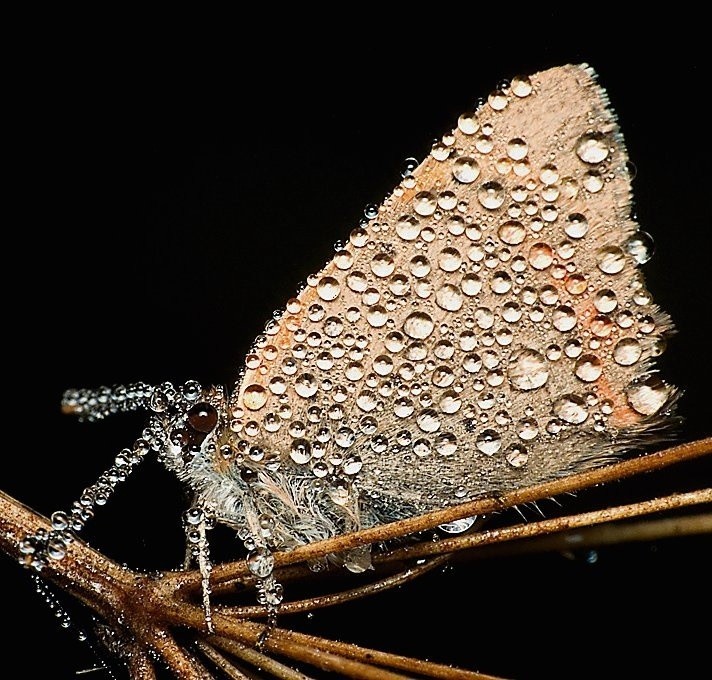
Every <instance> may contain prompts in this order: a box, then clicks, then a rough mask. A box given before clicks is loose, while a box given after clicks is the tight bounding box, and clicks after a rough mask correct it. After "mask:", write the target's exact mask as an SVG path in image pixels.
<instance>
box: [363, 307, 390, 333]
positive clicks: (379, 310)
mask: <svg viewBox="0 0 712 680" xmlns="http://www.w3.org/2000/svg"><path fill="white" fill-rule="evenodd" d="M366 320H367V321H368V323H369V324H370V325H371V326H373V327H374V328H381V327H382V326H385V325H386V323H387V322H388V312H387V311H386V308H385V307H383V306H382V305H373V307H369V308H368V311H367V312H366Z"/></svg>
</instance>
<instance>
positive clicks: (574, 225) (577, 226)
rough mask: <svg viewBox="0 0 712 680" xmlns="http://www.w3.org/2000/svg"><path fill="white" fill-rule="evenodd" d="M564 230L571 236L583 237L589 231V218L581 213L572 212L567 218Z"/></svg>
mask: <svg viewBox="0 0 712 680" xmlns="http://www.w3.org/2000/svg"><path fill="white" fill-rule="evenodd" d="M564 231H565V232H566V235H567V236H569V237H571V238H583V237H584V236H585V235H586V232H587V231H588V220H587V219H586V218H585V217H584V216H583V215H582V214H581V213H571V214H570V215H569V216H568V218H567V220H566V226H565V227H564Z"/></svg>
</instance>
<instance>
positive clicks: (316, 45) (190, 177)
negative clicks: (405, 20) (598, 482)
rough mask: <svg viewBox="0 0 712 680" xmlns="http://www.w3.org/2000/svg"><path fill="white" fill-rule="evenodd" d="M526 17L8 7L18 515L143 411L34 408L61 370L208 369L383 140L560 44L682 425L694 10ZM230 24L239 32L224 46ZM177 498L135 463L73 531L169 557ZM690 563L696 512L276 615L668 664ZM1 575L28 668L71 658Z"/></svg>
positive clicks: (604, 667)
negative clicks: (615, 169) (623, 177)
mask: <svg viewBox="0 0 712 680" xmlns="http://www.w3.org/2000/svg"><path fill="white" fill-rule="evenodd" d="M546 18H547V17H544V19H546ZM550 18H551V19H552V22H551V23H549V24H546V23H545V24H544V25H543V26H542V27H540V28H539V27H538V28H536V29H535V28H533V27H532V28H529V26H528V25H525V26H524V27H522V26H521V25H520V24H519V23H518V22H517V21H516V19H517V17H516V16H514V15H512V16H508V15H506V13H505V15H504V16H502V17H495V18H494V19H492V17H491V16H490V17H489V18H488V19H487V21H485V22H483V21H482V20H479V21H477V22H474V23H473V24H472V26H471V27H470V26H469V25H468V24H466V23H464V24H462V23H461V19H460V18H459V17H457V16H454V15H452V16H447V17H445V16H443V17H427V16H423V17H421V19H422V21H421V25H420V28H419V31H416V32H413V33H410V32H406V31H405V30H403V31H402V32H401V29H399V30H398V31H395V32H394V31H393V30H392V29H388V30H384V31H383V32H381V29H380V28H379V24H378V22H377V21H376V20H375V19H374V20H373V21H372V22H371V23H370V24H368V23H367V25H366V26H364V28H363V31H362V33H360V35H359V36H358V38H356V39H347V38H346V35H344V36H342V35H340V33H339V32H338V31H335V30H332V31H331V32H327V31H311V32H309V33H304V32H300V31H298V30H295V31H294V33H293V34H292V37H291V39H285V38H284V37H283V36H282V35H279V36H278V35H273V34H271V33H270V31H269V30H267V29H266V28H265V27H264V26H261V25H260V26H256V25H255V26H252V25H251V24H249V23H248V22H244V23H241V24H240V25H239V31H237V30H236V32H235V35H233V36H230V37H226V36H221V37H219V38H218V37H217V36H214V35H213V29H214V30H217V27H218V26H219V25H220V24H221V22H220V21H218V20H217V19H216V22H215V26H210V27H209V28H208V30H207V32H202V31H198V29H197V28H195V27H194V28H193V29H191V30H186V29H183V30H182V31H181V32H175V33H173V37H172V38H171V39H166V37H167V35H168V34H169V33H171V31H170V30H169V29H168V27H167V26H161V27H157V28H156V29H155V32H153V33H151V32H148V33H147V35H144V36H142V38H141V39H139V38H138V37H137V36H135V35H134V33H133V32H132V31H128V30H127V31H126V32H124V31H122V30H117V31H116V34H115V35H114V34H112V35H111V36H109V35H107V34H106V31H107V30H108V29H107V26H106V25H104V24H102V30H101V31H100V30H98V29H97V30H96V31H92V32H89V33H85V32H84V31H81V30H78V29H77V28H73V29H72V28H67V27H65V26H64V24H62V25H61V30H57V31H55V30H54V29H53V27H52V26H47V27H45V28H44V29H43V30H42V31H41V32H33V31H30V35H28V36H27V40H26V41H23V47H22V49H21V50H18V52H17V55H16V58H15V59H14V60H13V61H12V63H11V64H10V65H9V73H8V77H7V79H6V82H5V84H4V89H5V95H6V96H5V104H4V113H5V114H6V115H7V119H6V120H7V121H10V122H9V124H7V123H6V125H5V126H4V137H5V145H4V146H5V148H6V165H7V167H8V169H9V170H10V174H11V178H10V179H9V181H8V184H7V187H8V189H9V191H8V194H7V197H6V200H5V208H6V211H5V220H4V222H5V229H4V234H5V247H4V249H3V251H4V264H5V266H4V270H3V274H4V278H5V281H4V296H3V298H4V303H5V307H6V310H5V314H4V318H5V327H4V328H5V331H4V333H3V336H4V338H5V341H6V343H7V344H6V349H5V352H4V355H5V362H6V365H5V382H4V384H5V386H6V387H5V397H6V420H5V426H4V432H5V433H6V441H5V446H4V447H3V448H4V452H3V463H4V464H3V466H2V468H1V470H2V472H1V474H2V479H1V483H0V487H1V488H3V490H5V491H6V492H8V493H10V494H12V495H13V496H15V497H17V498H18V499H20V500H22V501H23V502H25V503H27V504H28V505H30V506H31V507H33V508H35V509H37V510H38V511H41V512H43V513H45V514H49V513H51V512H52V511H53V510H55V509H59V508H66V507H68V506H69V505H70V504H71V501H72V500H74V499H75V498H76V497H77V496H78V494H79V493H80V492H81V490H82V489H83V488H84V487H85V486H87V485H88V484H90V483H91V482H92V481H94V480H95V478H96V477H97V475H98V474H99V473H100V472H101V471H102V470H103V469H105V467H106V466H107V465H108V464H109V462H110V461H111V460H112V459H113V455H114V454H115V453H116V451H117V450H118V449H119V448H121V447H123V446H126V445H130V443H131V442H132V441H133V439H134V438H136V437H137V436H138V435H139V432H140V429H141V423H142V417H141V416H133V415H132V416H125V417H121V418H117V419H115V420H113V421H107V422H105V423H103V424H93V425H92V424H88V425H81V424H78V423H76V422H74V421H73V420H72V419H68V418H62V417H61V416H60V415H59V410H58V404H59V400H60V397H61V394H62V392H63V390H64V389H66V388H67V387H71V386H96V385H99V384H113V383H122V382H123V383H126V382H131V381H136V380H144V381H147V382H149V383H155V382H159V381H162V380H166V379H170V380H174V381H179V382H182V381H184V380H185V379H187V378H196V379H198V380H200V381H201V382H203V383H205V384H208V383H230V382H231V381H232V380H233V378H234V376H235V373H236V371H237V368H238V367H239V365H240V364H241V361H242V357H243V356H244V354H245V351H246V350H247V348H248V347H249V344H250V342H251V340H252V339H253V338H254V336H255V335H256V334H257V333H259V332H260V330H261V329H262V325H263V323H264V321H265V320H266V319H267V318H268V317H269V315H270V313H271V312H272V310H273V309H277V308H280V307H281V306H282V305H283V304H284V301H285V300H286V299H287V298H289V297H291V296H292V294H293V293H294V291H295V289H296V284H297V282H299V281H302V280H304V279H305V278H306V276H307V275H308V274H309V273H311V272H314V271H316V270H317V269H319V268H320V267H321V265H322V264H323V263H324V262H325V261H326V260H327V259H328V258H329V257H330V254H331V253H332V252H333V251H332V244H333V243H334V242H335V241H336V240H337V239H340V238H345V237H346V236H347V235H348V233H349V231H350V230H351V228H352V227H353V226H355V225H356V223H357V222H358V220H359V218H360V216H361V214H362V210H363V207H364V205H365V204H367V203H371V202H375V203H377V202H379V201H380V200H381V199H382V198H383V197H384V196H385V195H386V194H387V193H388V192H389V191H390V190H391V188H392V187H393V186H394V185H395V184H396V183H397V181H398V179H399V169H400V167H401V163H402V161H403V160H404V159H405V158H406V157H408V156H415V157H417V158H422V157H423V156H424V155H425V154H426V153H427V152H428V150H429V146H430V143H431V142H432V140H433V139H434V138H435V137H437V136H440V135H441V134H442V133H443V132H444V131H446V130H448V129H449V128H451V127H452V125H453V124H454V122H455V121H456V118H457V115H458V114H459V113H461V112H462V111H464V110H466V109H468V108H470V107H471V106H472V104H473V102H474V101H475V99H476V98H477V97H479V96H486V95H487V93H488V92H489V91H490V90H492V89H493V88H494V87H495V85H496V83H497V82H498V81H499V80H500V79H502V78H505V77H511V76H512V75H514V74H516V73H520V72H523V73H528V72H533V71H535V70H538V69H541V68H546V67H549V66H554V65H557V64H560V63H566V62H582V61H587V62H589V63H590V64H591V65H593V66H594V67H595V68H596V70H597V71H598V73H599V76H600V81H601V83H602V84H603V85H604V87H606V88H607V89H608V91H609V94H610V97H611V101H612V103H613V106H614V108H615V109H616V110H617V112H618V114H619V117H620V120H621V125H622V129H623V132H624V135H625V137H626V140H627V144H628V148H629V152H630V156H631V159H632V160H633V162H634V163H635V165H636V167H637V178H636V179H635V183H634V192H635V196H636V199H637V215H638V218H639V220H640V222H641V225H642V226H643V228H644V229H646V230H647V231H649V232H650V233H651V234H652V235H653V237H654V239H655V242H656V248H657V249H656V254H655V256H654V258H653V260H652V261H651V262H650V263H648V264H647V265H646V266H645V268H644V271H645V274H646V277H647V280H648V284H649V288H650V290H651V291H652V292H653V294H654V296H655V299H656V301H657V302H658V303H659V304H660V305H661V306H662V307H663V308H664V309H666V310H667V311H669V312H670V314H671V315H672V317H673V319H674V320H675V322H676V324H677V328H678V334H677V335H676V336H674V337H673V338H672V339H671V341H670V344H669V348H668V351H667V353H666V354H665V355H664V357H663V360H662V361H661V365H662V367H663V371H664V375H665V377H666V378H667V379H668V380H669V381H671V382H673V383H675V384H677V385H680V386H681V387H682V388H683V389H684V390H685V393H684V396H683V398H682V399H681V401H680V408H679V411H680V413H681V414H682V415H683V416H684V417H685V421H684V423H683V425H682V426H681V428H680V429H679V433H678V439H679V440H680V441H688V440H692V439H694V438H697V437H700V436H703V435H705V434H708V433H709V432H710V425H709V414H710V398H709V395H710V388H711V386H712V370H711V369H710V363H711V362H710V356H711V355H710V342H709V319H710V311H711V310H710V307H711V306H712V305H711V304H710V294H711V293H712V285H711V284H710V281H709V275H710V263H711V262H712V250H710V230H711V229H712V220H711V219H710V207H709V190H710V186H711V185H710V180H711V179H712V177H711V176H710V175H711V173H710V170H709V169H710V167H712V165H711V164H710V158H711V153H712V151H711V149H712V145H711V144H710V139H711V138H710V132H709V107H708V106H707V104H705V103H704V101H703V98H704V96H705V95H707V96H709V89H710V80H709V68H710V64H709V61H708V60H706V59H705V60H702V59H701V55H702V49H701V46H699V45H698V44H697V43H696V41H695V39H694V36H693V37H691V38H688V39H686V40H684V41H683V42H684V43H685V44H686V47H685V48H684V49H680V48H676V47H673V45H672V43H670V42H669V40H668V38H669V37H670V36H673V35H675V36H679V35H682V34H685V35H689V30H690V29H691V25H692V24H694V20H692V19H689V24H690V25H686V26H674V25H672V24H669V25H668V26H667V30H661V31H659V33H655V34H651V33H650V32H646V31H642V30H638V29H633V30H632V31H630V32H626V30H625V29H624V28H623V27H620V26H618V27H615V28H614V27H611V26H609V25H608V24H607V22H606V21H604V20H603V18H601V17H589V19H590V21H589V22H588V23H581V22H580V21H572V22H571V23H570V24H565V25H563V26H565V27H562V25H560V24H557V23H555V22H554V20H559V19H562V17H555V16H552V17H550ZM520 19H521V17H520ZM66 23H67V24H69V25H74V24H72V22H71V21H67V22H66ZM58 28H59V26H58ZM228 28H229V27H228ZM495 29H496V30H495ZM584 29H586V30H584ZM253 31H254V32H255V35H254V37H258V39H257V41H256V42H257V45H256V46H254V47H247V46H246V45H243V44H242V43H241V38H240V36H245V35H247V34H250V35H252V32H253ZM344 33H346V32H345V31H344ZM213 38H214V39H213ZM210 43H212V44H211V45H210V47H209V48H207V49H206V48H205V47H204V45H206V44H210ZM149 45H150V46H152V47H149ZM562 105H565V102H564V103H562ZM6 181H7V180H6ZM710 471H711V470H710V465H709V463H707V462H697V463H690V464H686V465H682V466H679V468H677V469H675V470H669V471H666V472H663V473H658V474H655V475H651V476H648V477H646V478H645V479H643V480H637V481H635V482H626V483H618V484H614V485H611V486H610V487H608V488H606V489H603V490H594V491H591V492H587V493H584V494H581V495H580V497H578V498H576V499H572V498H569V499H565V500H564V501H563V502H564V504H565V506H566V508H567V509H569V510H571V511H577V510H582V509H585V508H590V507H598V506H601V505H603V504H607V503H623V502H628V501H631V500H635V499H638V498H642V497H645V496H649V495H651V494H654V493H657V492H661V493H662V492H666V493H667V492H671V491H674V490H678V489H680V490H683V489H689V488H692V487H695V486H702V485H703V484H705V483H708V482H709V479H710ZM705 477H706V479H705ZM183 507H185V499H184V497H183V494H182V491H181V489H180V487H179V485H178V483H177V482H176V481H175V480H174V479H173V478H172V477H171V476H170V475H169V474H168V473H167V472H165V471H163V470H162V469H161V467H160V466H159V465H158V464H157V463H155V462H147V463H145V464H144V466H143V467H142V468H141V469H140V470H139V471H138V472H137V473H136V474H135V476H134V477H133V478H132V479H131V480H130V481H129V482H127V483H126V484H124V485H123V486H122V487H121V488H120V489H119V490H118V491H117V493H116V495H115V498H114V499H113V500H112V502H111V503H110V505H109V506H108V507H106V508H104V509H103V511H102V512H100V514H99V515H98V517H97V518H96V519H95V520H94V521H93V522H92V524H91V525H90V527H88V531H87V537H88V538H89V539H90V541H91V543H92V544H93V545H95V546H97V547H99V548H100V549H102V550H104V551H105V552H106V553H107V554H108V555H110V556H112V557H113V558H115V559H117V560H119V561H125V562H126V563H128V564H129V565H130V566H133V567H136V568H144V569H159V568H173V567H176V566H177V565H178V564H179V563H180V561H181V559H182V550H183V548H182V542H181V536H182V531H181V528H180V510H181V509H182V508H183ZM543 507H544V508H545V509H546V510H547V511H550V512H552V513H553V512H555V511H556V510H555V506H554V505H553V504H550V506H549V507H547V506H546V504H544V506H543ZM530 516H532V517H534V515H533V513H532V514H530ZM229 540H230V538H229V537H228V541H229ZM711 568H712V545H711V542H710V539H709V537H696V538H679V539H669V540H664V541H657V542H654V543H644V544H637V545H631V546H624V547H610V548H604V549H601V550H600V551H599V553H598V561H597V562H596V563H595V564H589V563H588V561H587V560H586V559H585V555H577V556H575V559H569V558H568V557H564V556H562V555H558V554H555V555H545V556H536V557H531V556H530V557H520V558H513V559H506V560H505V559H502V560H499V561H496V562H482V563H474V562H473V563H469V564H468V563H463V564H457V565H455V566H454V567H452V568H450V569H448V570H447V571H445V572H442V571H440V572H438V573H436V574H432V575H430V576H428V577H425V578H424V579H423V580H422V581H421V582H418V583H415V584H412V585H410V586H408V587H406V588H404V589H402V590H400V591H397V592H394V593H391V594H388V595H384V596H380V598H378V599H375V600H372V601H368V602H365V603H362V604H358V605H350V606H349V607H345V608H343V609H342V610H340V611H333V612H331V611H323V612H317V613H316V614H315V616H314V617H313V618H312V619H310V620H306V619H299V620H297V621H294V625H296V626H298V627H301V629H303V630H309V631H314V632H318V633H322V634H327V635H332V636H335V637H339V638H341V639H345V640H349V641H354V642H360V643H363V644H367V645H372V646H375V647H379V648H383V649H386V650H389V651H394V652H398V653H404V654H415V655H418V656H422V657H428V658H431V659H433V660H437V661H442V662H446V663H448V662H452V663H457V664H461V665H463V666H466V667H470V668H478V669H480V670H483V671H486V672H490V673H493V674H501V675H503V676H506V677H515V678H570V677H579V678H580V677H664V676H666V675H667V674H670V675H671V676H673V677H695V676H697V674H698V673H697V672H698V670H699V672H700V673H701V674H702V675H704V671H703V668H705V667H706V668H707V669H708V666H707V663H708V661H709V649H708V646H707V644H705V643H704V642H703V629H704V628H705V625H706V624H705V621H704V618H705V616H706V617H707V618H708V617H709V611H710V606H711V605H712V598H711V597H710V589H709V575H710V573H711V571H710V570H711ZM0 579H2V583H3V584H4V589H3V591H4V593H5V594H6V596H7V598H8V599H7V600H6V602H5V604H4V606H3V608H2V610H3V616H2V619H3V621H2V624H0V625H2V627H3V634H2V637H0V654H2V655H3V656H4V657H5V658H10V657H14V656H15V655H16V654H17V655H19V654H20V652H19V650H20V649H21V648H22V647H28V649H29V650H31V651H29V652H28V656H27V657H26V658H27V660H28V663H29V666H28V668H29V669H30V671H31V673H30V676H31V677H57V678H65V677H66V678H70V677H73V676H74V673H75V672H76V671H77V670H81V669H84V668H88V667H91V666H92V665H94V663H95V659H94V657H93V655H92V653H91V651H90V650H89V648H88V646H87V645H85V644H82V643H79V642H78V641H76V637H77V631H76V629H71V628H70V630H69V631H65V630H62V629H61V628H60V626H59V625H58V624H57V622H56V621H54V620H53V618H52V615H51V613H50V611H49V610H48V608H47V607H46V606H45V605H44V604H43V602H42V598H41V597H39V596H36V595H35V594H34V592H33V586H32V584H31V582H30V580H29V578H28V576H27V574H26V573H24V572H22V571H21V569H20V568H19V567H17V566H16V565H14V564H12V563H11V562H10V561H9V560H7V559H4V558H2V559H0ZM288 594H289V593H288ZM700 616H702V618H699V617H700ZM30 640H31V642H30ZM28 643H29V646H28ZM80 677H82V676H80ZM85 677H92V678H93V677H97V678H103V677H107V675H106V674H105V673H101V672H99V673H96V674H91V675H88V676H85Z"/></svg>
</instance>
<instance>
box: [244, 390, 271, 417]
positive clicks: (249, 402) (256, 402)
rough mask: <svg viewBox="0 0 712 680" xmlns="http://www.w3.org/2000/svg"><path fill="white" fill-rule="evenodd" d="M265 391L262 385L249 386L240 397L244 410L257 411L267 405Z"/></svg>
mask: <svg viewBox="0 0 712 680" xmlns="http://www.w3.org/2000/svg"><path fill="white" fill-rule="evenodd" d="M267 397H268V394H267V390H266V389H265V388H264V387H263V386H262V385H257V384H255V385H249V386H248V387H247V388H246V389H245V392H244V393H243V396H242V402H243V404H244V405H245V408H248V409H250V411H258V410H259V409H261V408H262V407H263V406H264V405H265V404H266V403H267Z"/></svg>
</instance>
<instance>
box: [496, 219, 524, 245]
mask: <svg viewBox="0 0 712 680" xmlns="http://www.w3.org/2000/svg"><path fill="white" fill-rule="evenodd" d="M497 233H498V235H499V238H500V239H501V240H502V241H503V242H504V243H506V244H507V245H510V246H516V245H519V244H520V243H522V241H524V239H525V238H526V236H527V230H526V229H525V228H524V225H523V224H522V223H521V222H517V221H516V220H510V221H509V222H505V223H504V224H503V225H502V226H501V227H500V228H499V231H498V232H497Z"/></svg>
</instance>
